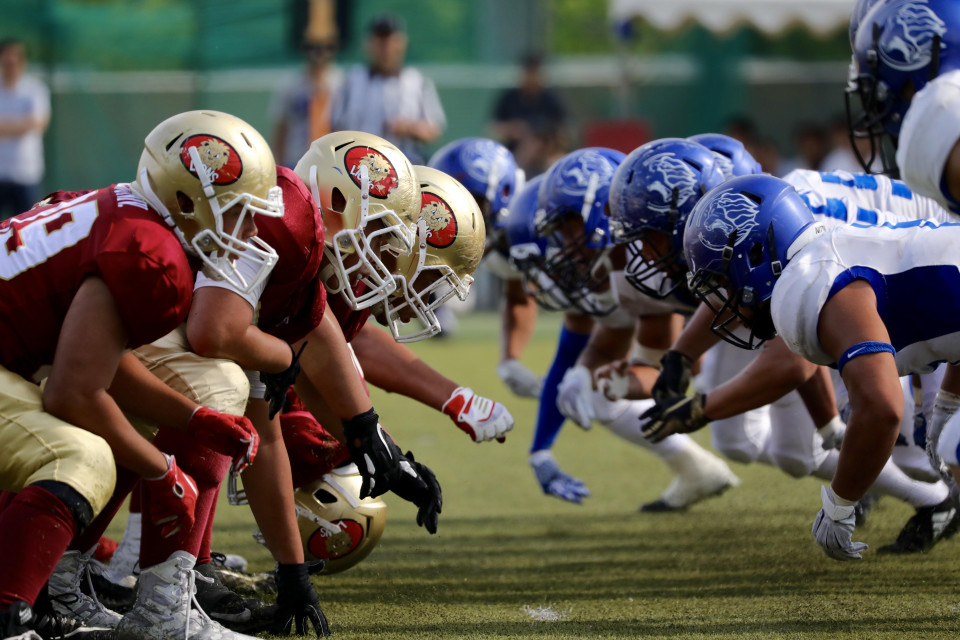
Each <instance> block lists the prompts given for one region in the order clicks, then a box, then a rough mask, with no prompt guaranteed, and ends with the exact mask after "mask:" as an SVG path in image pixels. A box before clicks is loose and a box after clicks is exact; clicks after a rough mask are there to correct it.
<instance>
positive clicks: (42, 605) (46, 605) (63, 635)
mask: <svg viewBox="0 0 960 640" xmlns="http://www.w3.org/2000/svg"><path fill="white" fill-rule="evenodd" d="M32 624H33V628H34V630H35V631H36V632H37V633H38V634H41V637H42V638H44V640H110V639H111V638H112V637H113V629H112V628H110V627H97V626H89V625H85V624H84V623H83V622H82V621H81V620H78V619H77V618H75V617H73V616H70V615H62V614H59V613H57V612H55V611H54V609H53V603H52V602H51V600H50V595H49V594H48V593H47V592H46V590H43V591H41V592H40V594H39V595H38V596H37V601H36V603H35V604H34V605H33V623H32Z"/></svg>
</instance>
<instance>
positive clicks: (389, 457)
mask: <svg viewBox="0 0 960 640" xmlns="http://www.w3.org/2000/svg"><path fill="white" fill-rule="evenodd" d="M343 435H344V437H345V438H346V440H347V450H349V451H350V459H351V460H352V461H353V463H354V464H355V465H357V469H359V470H360V475H361V476H363V483H362V484H361V485H360V499H361V500H362V499H363V498H366V497H367V496H369V497H371V498H376V497H377V496H380V495H383V494H384V493H386V492H387V491H390V489H392V488H393V487H394V485H396V484H397V481H398V480H399V479H400V473H401V471H400V461H401V460H402V459H403V454H402V453H401V452H400V447H398V446H397V444H396V443H395V442H394V441H393V438H391V437H390V434H389V433H387V432H386V431H384V430H383V427H381V426H380V418H379V416H377V412H376V411H374V410H373V409H370V410H369V411H366V412H364V413H361V414H360V415H357V416H354V417H352V418H350V419H349V420H344V421H343Z"/></svg>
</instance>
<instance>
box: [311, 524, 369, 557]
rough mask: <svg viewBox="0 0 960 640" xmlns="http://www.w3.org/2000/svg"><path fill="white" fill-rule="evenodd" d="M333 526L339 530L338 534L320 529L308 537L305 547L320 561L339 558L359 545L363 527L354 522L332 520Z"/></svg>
mask: <svg viewBox="0 0 960 640" xmlns="http://www.w3.org/2000/svg"><path fill="white" fill-rule="evenodd" d="M333 524H335V525H337V526H338V527H339V528H340V533H331V532H329V531H327V530H326V529H325V528H323V527H320V528H319V529H317V530H316V532H314V534H313V535H312V536H310V540H309V541H308V542H307V547H308V548H309V550H310V553H312V554H313V555H314V556H316V557H317V558H320V559H331V560H332V559H334V558H341V557H343V556H345V555H347V554H348V553H350V552H351V551H353V550H354V549H356V548H357V545H359V544H360V541H361V540H362V539H363V527H362V526H360V523H359V522H357V521H355V520H334V521H333Z"/></svg>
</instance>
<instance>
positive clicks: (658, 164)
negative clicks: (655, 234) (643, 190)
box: [643, 151, 697, 213]
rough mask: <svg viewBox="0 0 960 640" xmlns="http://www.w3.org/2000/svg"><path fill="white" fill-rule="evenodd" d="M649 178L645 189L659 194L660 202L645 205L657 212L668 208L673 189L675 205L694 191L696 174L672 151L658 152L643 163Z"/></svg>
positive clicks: (683, 201) (681, 204)
mask: <svg viewBox="0 0 960 640" xmlns="http://www.w3.org/2000/svg"><path fill="white" fill-rule="evenodd" d="M643 166H644V168H645V169H646V170H647V171H648V172H649V175H650V178H649V182H647V189H648V190H649V191H651V192H653V193H656V194H657V195H659V196H660V201H661V202H662V204H660V203H656V202H650V203H648V204H647V206H648V207H649V208H650V209H651V210H653V211H658V212H661V213H663V212H666V211H669V210H670V205H671V203H672V201H673V190H674V189H676V190H677V206H678V207H682V206H683V204H684V203H685V202H686V201H687V199H689V198H690V197H692V196H693V195H694V194H695V193H696V187H697V176H696V174H694V172H693V169H691V168H690V167H689V166H688V165H687V164H686V163H685V162H683V161H682V160H680V158H678V157H677V156H676V155H674V154H673V153H671V152H669V151H666V152H664V153H658V154H656V155H654V156H652V157H651V158H649V159H648V160H645V161H644V163H643Z"/></svg>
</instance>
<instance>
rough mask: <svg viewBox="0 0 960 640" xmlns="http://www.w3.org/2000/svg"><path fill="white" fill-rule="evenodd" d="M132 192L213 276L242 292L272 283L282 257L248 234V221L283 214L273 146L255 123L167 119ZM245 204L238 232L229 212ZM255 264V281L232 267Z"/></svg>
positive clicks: (203, 115)
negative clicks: (240, 259) (239, 259)
mask: <svg viewBox="0 0 960 640" xmlns="http://www.w3.org/2000/svg"><path fill="white" fill-rule="evenodd" d="M131 186H132V187H133V189H134V190H135V191H136V192H137V193H139V194H140V195H141V196H143V198H144V199H145V200H146V201H147V202H148V203H149V204H150V206H152V207H153V208H154V209H156V210H157V211H158V212H159V213H160V215H161V216H162V217H163V219H164V220H165V221H166V222H167V224H168V225H170V226H171V227H172V228H173V229H174V231H175V233H176V234H177V237H178V238H179V239H180V242H181V244H182V245H183V247H184V249H185V250H186V251H187V252H188V253H190V254H191V255H194V256H196V257H198V258H200V260H201V261H202V263H203V268H204V270H205V271H206V272H207V274H208V275H209V276H210V277H212V278H217V279H220V280H226V281H227V282H229V283H230V284H231V285H232V286H233V287H235V288H237V289H239V290H241V291H243V292H244V293H246V292H249V291H251V290H253V288H254V287H256V286H257V285H258V284H260V283H261V282H262V281H263V280H265V279H266V278H267V276H268V275H269V274H270V269H272V268H273V265H274V264H276V262H277V252H276V251H274V250H273V248H272V247H270V245H268V244H267V243H266V242H264V241H263V240H261V239H259V238H257V237H256V236H254V237H252V238H249V239H244V238H243V237H242V233H243V228H244V226H245V224H244V221H245V219H246V217H247V216H251V217H252V216H254V215H255V214H256V215H262V216H270V217H277V218H279V217H281V216H283V196H282V194H281V192H280V187H278V186H277V166H276V164H275V163H274V160H273V153H272V152H271V151H270V146H269V145H268V144H267V142H266V140H264V139H263V136H261V135H260V134H259V133H258V132H257V130H256V129H254V128H253V127H251V126H250V125H249V124H247V123H246V122H244V121H243V120H241V119H240V118H237V117H236V116H232V115H230V114H228V113H222V112H220V111H207V110H204V111H186V112H184V113H179V114H177V115H175V116H172V117H170V118H167V119H166V120H164V121H163V122H161V123H160V124H158V125H157V126H156V127H154V129H153V131H151V132H150V133H149V134H148V135H147V137H146V140H144V145H143V153H142V154H141V155H140V165H139V167H138V168H137V178H136V180H135V181H134V182H133V183H131ZM188 200H189V202H188ZM235 207H239V208H240V211H239V216H238V217H237V220H236V222H235V223H234V224H233V226H232V228H230V229H227V228H226V225H225V224H224V214H227V213H231V216H230V217H232V212H231V210H232V209H234V208H235ZM241 255H242V256H243V257H244V258H245V259H247V260H248V261H250V262H251V263H253V264H254V265H256V266H257V271H256V275H255V276H254V277H253V278H246V277H244V276H243V275H242V274H241V273H240V271H239V270H238V269H237V267H236V265H235V264H234V260H235V259H236V258H237V257H239V256H241Z"/></svg>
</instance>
